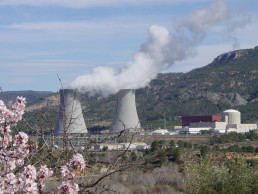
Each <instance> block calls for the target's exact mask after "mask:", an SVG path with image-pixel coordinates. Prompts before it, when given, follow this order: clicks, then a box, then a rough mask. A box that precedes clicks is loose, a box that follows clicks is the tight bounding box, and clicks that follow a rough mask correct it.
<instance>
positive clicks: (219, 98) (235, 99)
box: [200, 92, 248, 106]
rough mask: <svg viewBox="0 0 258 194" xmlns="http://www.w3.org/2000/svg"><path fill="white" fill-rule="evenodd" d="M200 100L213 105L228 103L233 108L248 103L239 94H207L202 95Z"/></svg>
mask: <svg viewBox="0 0 258 194" xmlns="http://www.w3.org/2000/svg"><path fill="white" fill-rule="evenodd" d="M200 98H203V99H205V100H209V101H211V102H213V103H216V104H217V103H226V104H230V105H231V106H238V105H246V104H247V103H248V102H247V101H246V100H245V99H244V98H243V97H242V96H240V95H239V94H238V93H215V92H207V93H203V94H201V95H200Z"/></svg>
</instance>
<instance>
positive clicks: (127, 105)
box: [110, 89, 141, 134]
mask: <svg viewBox="0 0 258 194" xmlns="http://www.w3.org/2000/svg"><path fill="white" fill-rule="evenodd" d="M140 128H141V124H140V121H139V118H138V114H137V110H136V104H135V91H134V90H131V89H124V90H120V91H119V92H118V94H117V101H116V102H115V110H114V117H113V121H112V124H111V129H110V134H116V133H118V132H120V131H122V130H124V129H127V130H128V129H129V131H130V132H135V131H136V130H137V129H140Z"/></svg>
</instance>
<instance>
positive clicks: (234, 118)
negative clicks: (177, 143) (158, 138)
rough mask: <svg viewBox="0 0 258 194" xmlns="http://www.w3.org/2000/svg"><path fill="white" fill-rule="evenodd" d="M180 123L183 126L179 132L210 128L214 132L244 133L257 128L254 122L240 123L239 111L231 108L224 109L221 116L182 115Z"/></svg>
mask: <svg viewBox="0 0 258 194" xmlns="http://www.w3.org/2000/svg"><path fill="white" fill-rule="evenodd" d="M183 119H184V120H183ZM186 124H187V125H186ZM182 125H183V126H185V127H183V128H182V129H180V130H179V133H181V134H185V133H200V131H201V130H211V131H212V132H214V133H229V132H233V131H235V132H238V133H246V132H249V131H251V130H256V129H257V125H256V124H241V113H240V112H239V111H237V110H233V109H229V110H226V111H224V112H223V113H222V114H221V116H220V115H213V116H192V117H185V118H183V117H182Z"/></svg>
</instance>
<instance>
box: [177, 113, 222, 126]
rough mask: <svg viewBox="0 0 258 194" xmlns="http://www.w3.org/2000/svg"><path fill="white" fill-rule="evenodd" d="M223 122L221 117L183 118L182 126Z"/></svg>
mask: <svg viewBox="0 0 258 194" xmlns="http://www.w3.org/2000/svg"><path fill="white" fill-rule="evenodd" d="M215 121H221V115H212V116H182V126H183V127H185V126H189V125H190V123H197V122H215Z"/></svg>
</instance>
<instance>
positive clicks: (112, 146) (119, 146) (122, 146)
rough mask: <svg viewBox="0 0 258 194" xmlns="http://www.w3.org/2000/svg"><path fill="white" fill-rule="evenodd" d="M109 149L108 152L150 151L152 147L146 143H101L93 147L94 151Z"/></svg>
mask: <svg viewBox="0 0 258 194" xmlns="http://www.w3.org/2000/svg"><path fill="white" fill-rule="evenodd" d="M104 147H107V148H108V150H145V149H149V148H150V146H149V145H147V144H146V143H144V142H135V143H101V144H95V145H93V148H92V149H93V150H102V149H103V148H104Z"/></svg>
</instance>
